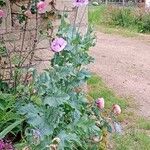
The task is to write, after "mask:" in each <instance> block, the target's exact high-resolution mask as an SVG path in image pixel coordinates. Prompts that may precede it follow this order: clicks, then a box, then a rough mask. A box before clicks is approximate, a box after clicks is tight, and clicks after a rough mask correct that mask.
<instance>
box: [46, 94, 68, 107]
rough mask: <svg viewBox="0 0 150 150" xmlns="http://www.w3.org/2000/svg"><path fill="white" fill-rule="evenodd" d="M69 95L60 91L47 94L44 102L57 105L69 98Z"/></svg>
mask: <svg viewBox="0 0 150 150" xmlns="http://www.w3.org/2000/svg"><path fill="white" fill-rule="evenodd" d="M69 98H70V97H69V95H68V94H65V93H62V92H58V93H57V94H56V93H55V94H54V95H53V96H46V97H45V99H44V104H45V105H46V104H47V105H49V106H51V107H57V106H59V105H61V104H63V103H65V102H67V101H68V100H69Z"/></svg>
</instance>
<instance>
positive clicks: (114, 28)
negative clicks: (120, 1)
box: [89, 5, 150, 37]
mask: <svg viewBox="0 0 150 150" xmlns="http://www.w3.org/2000/svg"><path fill="white" fill-rule="evenodd" d="M111 9H112V11H111ZM126 9H127V10H126ZM126 9H125V10H124V9H122V11H121V12H123V13H122V14H120V13H121V12H120V13H119V10H120V9H119V8H118V9H117V8H115V7H113V6H112V7H111V6H106V5H100V6H90V7H89V23H90V24H92V25H94V26H95V27H96V29H97V30H98V31H101V32H104V33H109V34H119V35H122V36H125V37H135V36H141V35H142V34H141V33H142V31H143V33H145V34H146V31H147V33H148V30H146V31H145V32H144V30H142V29H141V30H140V29H138V28H140V27H141V26H142V27H143V28H144V29H147V28H148V26H149V23H150V22H149V19H147V20H144V18H146V17H147V16H148V15H147V16H146V13H145V16H144V15H143V16H142V17H141V19H143V20H142V21H141V22H140V21H139V20H140V18H139V17H138V16H137V15H138V14H139V13H140V12H141V11H139V10H138V11H139V12H138V11H136V9H135V11H134V8H133V9H131V8H130V9H128V8H126ZM116 10H117V11H116ZM128 11H129V12H135V15H131V14H129V13H128ZM116 12H117V13H116ZM143 14H144V13H143ZM110 18H111V19H110ZM112 18H113V19H112ZM135 18H136V19H135ZM130 22H131V23H130ZM135 22H137V23H135ZM137 24H138V25H137Z"/></svg>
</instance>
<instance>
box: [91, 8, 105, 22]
mask: <svg viewBox="0 0 150 150" xmlns="http://www.w3.org/2000/svg"><path fill="white" fill-rule="evenodd" d="M106 9H107V7H106V6H105V5H101V6H90V7H89V19H88V20H89V22H90V23H91V24H93V25H100V24H101V23H102V22H103V14H104V12H105V11H106Z"/></svg>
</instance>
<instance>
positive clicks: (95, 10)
mask: <svg viewBox="0 0 150 150" xmlns="http://www.w3.org/2000/svg"><path fill="white" fill-rule="evenodd" d="M106 9H107V7H106V6H105V5H100V6H90V7H89V18H88V20H89V23H90V24H92V25H94V26H95V28H96V29H97V30H98V31H101V32H103V33H107V34H119V35H122V36H124V37H135V36H138V33H137V31H136V30H133V29H125V28H121V27H115V26H110V25H107V24H105V23H104V14H105V11H106Z"/></svg>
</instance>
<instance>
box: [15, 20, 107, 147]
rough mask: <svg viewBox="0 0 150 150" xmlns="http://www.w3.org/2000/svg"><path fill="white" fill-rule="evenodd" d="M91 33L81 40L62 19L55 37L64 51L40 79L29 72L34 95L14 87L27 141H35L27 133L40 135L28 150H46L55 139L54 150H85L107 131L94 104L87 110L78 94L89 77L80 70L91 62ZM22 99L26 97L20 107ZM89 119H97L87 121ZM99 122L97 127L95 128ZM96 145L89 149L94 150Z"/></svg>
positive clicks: (82, 94)
mask: <svg viewBox="0 0 150 150" xmlns="http://www.w3.org/2000/svg"><path fill="white" fill-rule="evenodd" d="M62 31H63V32H62ZM66 31H67V32H66ZM91 31H92V30H91V29H90V28H89V30H88V31H87V33H86V34H85V36H83V37H82V36H81V35H80V34H79V33H78V32H77V30H76V29H73V30H72V27H71V26H70V25H68V24H67V23H66V22H65V20H64V18H62V23H61V26H60V28H59V31H58V35H59V36H60V37H63V38H64V39H66V40H67V43H68V45H67V47H66V48H65V49H64V50H63V51H62V52H60V53H55V55H54V58H53V59H52V66H51V68H50V69H47V70H46V71H45V72H43V73H42V74H40V75H38V74H37V73H36V71H35V70H33V75H34V76H33V78H34V80H33V82H32V83H31V85H30V88H31V91H33V90H35V91H36V93H35V94H33V93H32V92H30V91H26V90H24V91H23V90H22V88H24V87H21V86H20V87H18V90H19V91H20V92H18V93H19V94H21V97H20V95H19V94H18V106H19V107H20V106H21V105H22V106H21V107H20V108H19V112H20V114H22V115H25V117H26V118H27V123H28V126H27V128H28V132H27V135H26V136H27V139H28V140H31V139H32V140H33V141H34V140H35V139H33V138H29V137H30V134H29V133H30V132H29V131H32V130H35V131H38V132H39V133H40V134H39V135H40V136H39V138H40V142H39V143H38V144H37V145H32V144H31V143H36V142H35V141H34V142H31V141H28V142H29V143H30V146H31V147H36V149H40V148H44V147H45V148H46V146H47V145H49V146H50V145H52V144H53V142H52V141H53V139H54V138H55V137H58V138H59V139H60V143H59V145H58V149H61V150H62V149H84V150H85V149H89V148H90V147H91V143H92V138H93V137H94V136H98V137H99V136H101V134H102V133H101V132H102V128H103V127H104V126H106V127H107V126H108V127H109V125H108V124H107V123H105V124H104V123H103V118H101V117H100V116H99V115H100V114H99V110H98V108H94V107H95V105H94V103H93V104H92V105H91V107H90V105H89V104H88V101H87V99H86V96H85V95H84V93H83V92H82V90H78V88H79V87H80V88H82V84H83V83H85V82H86V80H87V79H88V78H89V77H90V74H89V72H88V71H87V69H85V68H84V67H83V66H84V65H87V64H88V63H90V62H91V61H92V60H93V59H92V58H91V57H90V56H88V49H89V47H90V46H93V44H94V43H93V40H94V37H93V36H92V32H91ZM72 32H74V34H72ZM75 58H76V59H75ZM22 92H24V94H23V93H22ZM26 92H27V93H26ZM22 95H26V102H25V103H24V104H23V103H22V101H24V99H22V98H24V97H23V96H22ZM27 95H28V96H27ZM93 109H94V111H96V112H97V113H96V114H95V113H94V111H93ZM93 115H94V116H95V115H96V116H97V117H96V116H95V119H91V117H92V116H93ZM99 119H100V120H101V123H102V125H101V127H98V126H96V124H95V122H96V121H97V120H99ZM104 121H105V120H104ZM103 124H104V125H103ZM98 145H99V144H97V146H96V145H95V146H94V145H93V146H94V147H95V148H96V147H98ZM90 149H92V148H90Z"/></svg>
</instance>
